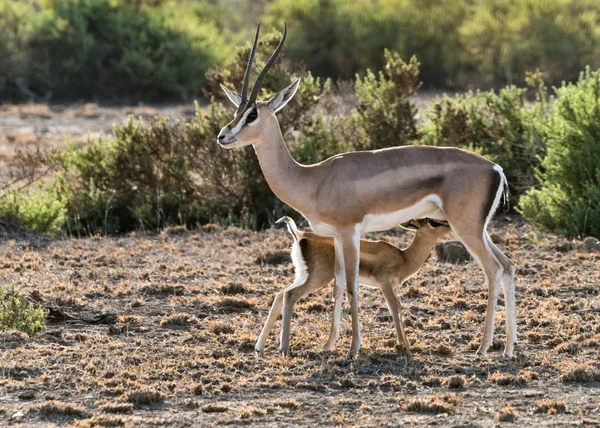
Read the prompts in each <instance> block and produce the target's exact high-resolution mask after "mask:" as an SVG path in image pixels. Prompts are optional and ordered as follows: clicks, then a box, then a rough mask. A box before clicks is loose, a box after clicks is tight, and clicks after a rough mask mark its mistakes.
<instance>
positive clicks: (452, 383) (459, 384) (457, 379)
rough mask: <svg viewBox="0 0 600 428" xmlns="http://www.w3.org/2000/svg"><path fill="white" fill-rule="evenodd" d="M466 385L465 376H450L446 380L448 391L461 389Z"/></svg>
mask: <svg viewBox="0 0 600 428" xmlns="http://www.w3.org/2000/svg"><path fill="white" fill-rule="evenodd" d="M466 383H467V379H466V378H465V376H452V377H451V378H450V379H448V383H447V385H448V389H463V388H464V387H465V385H466Z"/></svg>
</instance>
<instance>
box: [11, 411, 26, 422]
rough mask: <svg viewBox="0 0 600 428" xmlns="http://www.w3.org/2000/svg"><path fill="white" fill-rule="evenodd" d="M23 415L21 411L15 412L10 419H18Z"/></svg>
mask: <svg viewBox="0 0 600 428" xmlns="http://www.w3.org/2000/svg"><path fill="white" fill-rule="evenodd" d="M23 416H25V414H24V413H23V412H17V413H15V414H13V415H12V416H11V419H12V420H13V421H18V420H21V419H22V418H23Z"/></svg>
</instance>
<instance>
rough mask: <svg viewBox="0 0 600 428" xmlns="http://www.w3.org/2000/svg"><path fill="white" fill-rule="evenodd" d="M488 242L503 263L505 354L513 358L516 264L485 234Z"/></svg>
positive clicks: (515, 327) (515, 332)
mask: <svg viewBox="0 0 600 428" xmlns="http://www.w3.org/2000/svg"><path fill="white" fill-rule="evenodd" d="M485 237H486V243H487V244H488V246H489V247H490V248H491V250H492V252H493V253H494V255H495V256H496V258H497V259H498V261H499V262H500V263H501V264H502V268H503V275H502V288H503V290H504V311H505V318H506V320H505V322H506V345H505V347H504V356H505V357H508V358H512V356H513V352H514V346H515V344H517V342H518V341H517V313H516V308H515V300H516V299H515V265H514V264H513V263H512V262H511V261H510V259H509V258H508V257H506V255H505V254H504V253H503V252H502V251H500V250H499V249H498V248H497V247H496V246H495V245H494V243H493V242H492V241H491V240H490V238H489V236H488V235H487V233H486V235H485Z"/></svg>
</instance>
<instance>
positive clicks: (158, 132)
mask: <svg viewBox="0 0 600 428" xmlns="http://www.w3.org/2000/svg"><path fill="white" fill-rule="evenodd" d="M216 107H217V106H214V107H213V109H212V110H211V112H210V114H209V115H208V116H203V115H202V114H200V113H198V114H197V116H196V119H195V120H191V121H187V120H181V121H175V120H171V119H168V118H154V119H151V120H150V121H149V122H148V124H144V123H143V122H142V121H141V120H134V119H133V118H130V119H129V120H127V121H126V122H124V123H123V124H122V125H120V126H115V128H114V137H108V138H98V139H89V140H88V141H87V143H86V144H85V145H84V146H83V147H79V146H77V145H74V144H71V145H70V146H69V147H68V149H67V150H66V151H65V152H63V153H62V154H60V155H59V156H58V157H57V159H56V162H57V164H58V174H57V183H56V185H55V192H56V194H57V197H58V198H59V200H60V201H61V202H62V203H63V204H64V205H65V207H66V210H67V211H66V212H67V220H66V223H65V225H64V228H65V229H66V230H67V231H69V232H70V233H73V234H84V235H86V234H97V233H100V234H117V233H124V232H127V231H130V230H138V229H141V230H144V229H145V230H158V229H160V228H162V227H164V226H167V225H173V224H180V225H187V226H194V225H195V224H196V223H200V224H204V223H209V222H214V221H216V220H217V219H218V218H227V217H228V216H231V215H234V214H239V213H240V212H241V203H242V197H243V194H242V193H241V191H240V184H239V182H240V181H241V179H240V178H241V177H240V172H239V170H238V166H239V164H240V159H239V157H240V153H237V152H234V151H231V152H225V151H220V152H219V156H218V157H217V156H216V154H217V150H218V147H217V144H216V141H215V135H217V133H218V131H219V128H218V126H217V124H218V123H219V122H221V121H222V120H224V119H225V118H224V116H223V111H222V110H220V109H218V108H216Z"/></svg>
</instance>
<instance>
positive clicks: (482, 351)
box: [476, 345, 489, 357]
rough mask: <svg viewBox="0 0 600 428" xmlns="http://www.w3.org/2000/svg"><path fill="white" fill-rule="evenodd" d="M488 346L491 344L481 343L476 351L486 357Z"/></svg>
mask: <svg viewBox="0 0 600 428" xmlns="http://www.w3.org/2000/svg"><path fill="white" fill-rule="evenodd" d="M488 348H489V346H483V345H481V346H480V347H479V349H478V350H477V352H476V353H477V355H481V356H482V357H485V356H486V355H487V351H488Z"/></svg>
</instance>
